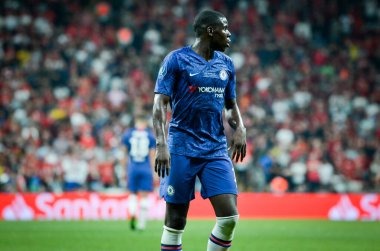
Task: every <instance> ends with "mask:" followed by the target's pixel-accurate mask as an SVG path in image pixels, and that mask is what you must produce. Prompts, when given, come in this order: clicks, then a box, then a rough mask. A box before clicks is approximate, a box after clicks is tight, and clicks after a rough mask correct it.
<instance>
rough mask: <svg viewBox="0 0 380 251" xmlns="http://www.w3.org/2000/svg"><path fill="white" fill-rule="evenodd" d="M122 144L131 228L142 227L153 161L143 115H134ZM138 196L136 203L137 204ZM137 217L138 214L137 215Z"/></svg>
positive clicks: (152, 140) (152, 141)
mask: <svg viewBox="0 0 380 251" xmlns="http://www.w3.org/2000/svg"><path fill="white" fill-rule="evenodd" d="M122 142H123V144H124V145H125V146H126V150H127V154H125V157H126V159H125V163H126V166H127V178H128V180H127V186H128V190H129V191H130V195H129V199H128V210H129V214H130V217H131V221H130V224H131V229H132V230H135V229H139V230H143V229H145V226H146V220H147V214H148V210H149V199H148V194H149V192H152V191H153V163H154V154H155V142H156V141H155V138H154V135H153V132H152V131H151V130H150V129H149V128H148V121H147V119H146V118H145V117H144V116H143V115H141V116H137V117H136V119H135V127H134V128H131V129H129V130H127V131H126V132H125V133H124V135H123V138H122ZM138 196H140V205H138ZM137 217H138V218H137Z"/></svg>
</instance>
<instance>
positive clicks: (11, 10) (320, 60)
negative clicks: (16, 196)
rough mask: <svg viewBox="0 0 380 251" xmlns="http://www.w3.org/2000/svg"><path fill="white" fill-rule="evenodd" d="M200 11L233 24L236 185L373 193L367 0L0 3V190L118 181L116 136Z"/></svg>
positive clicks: (378, 19) (375, 159)
mask: <svg viewBox="0 0 380 251" xmlns="http://www.w3.org/2000/svg"><path fill="white" fill-rule="evenodd" d="M206 7H208V8H213V9H215V10H218V11H220V12H222V13H224V14H225V15H226V17H227V19H228V21H229V29H230V31H231V33H232V43H231V45H232V46H231V48H230V49H229V50H228V51H227V52H226V54H227V55H229V56H230V57H231V58H232V59H233V61H234V63H235V67H236V70H237V92H238V99H239V105H240V109H241V112H242V115H243V118H244V121H245V125H246V127H247V135H248V156H247V158H246V159H245V161H244V163H239V164H238V165H236V166H235V168H236V175H237V180H238V185H239V188H240V191H248V192H251V191H253V192H336V193H346V192H379V191H380V1H377V0H363V1H349V0H347V1H337V0H313V1H312V0H251V1H245V0H225V1H222V0H213V1H200V0H198V1H197V0H171V1H153V0H152V1H150V0H138V1H137V0H124V1H116V0H115V1H94V0H92V1H77V0H45V1H39V0H19V1H17V0H2V1H1V5H0V107H1V109H0V191H1V192H43V191H51V192H62V191H63V190H64V186H63V184H64V182H75V183H78V184H80V190H88V191H107V190H123V189H125V185H126V184H125V174H124V172H123V170H124V168H125V167H124V166H123V165H122V159H123V150H122V148H123V147H122V145H121V143H120V139H121V135H122V133H123V132H124V130H125V129H127V128H129V127H130V126H131V125H132V121H133V117H134V115H135V114H141V113H146V114H150V113H151V109H152V102H153V95H154V94H153V89H154V85H155V79H156V76H157V72H158V69H159V66H160V62H161V61H162V59H163V58H164V56H165V55H166V54H167V53H168V52H169V51H171V50H174V49H177V48H180V47H182V46H184V45H187V44H191V43H192V42H193V40H194V33H193V29H192V22H193V19H194V17H195V15H196V14H197V13H198V12H199V11H200V10H201V9H203V8H206ZM226 132H227V134H228V135H230V133H231V132H230V129H229V128H228V126H226Z"/></svg>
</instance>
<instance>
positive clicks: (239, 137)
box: [228, 128, 247, 162]
mask: <svg viewBox="0 0 380 251" xmlns="http://www.w3.org/2000/svg"><path fill="white" fill-rule="evenodd" d="M228 150H231V152H232V156H231V159H232V161H235V162H239V161H243V159H244V157H245V155H246V153H247V140H246V130H245V128H237V129H236V131H235V132H234V135H233V137H232V141H231V145H230V147H229V149H228Z"/></svg>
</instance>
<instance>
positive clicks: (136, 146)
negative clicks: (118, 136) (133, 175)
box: [122, 128, 156, 168]
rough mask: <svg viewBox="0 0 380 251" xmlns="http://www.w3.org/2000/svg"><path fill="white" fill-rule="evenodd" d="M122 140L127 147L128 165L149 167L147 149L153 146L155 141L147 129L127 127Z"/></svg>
mask: <svg viewBox="0 0 380 251" xmlns="http://www.w3.org/2000/svg"><path fill="white" fill-rule="evenodd" d="M122 142H123V144H124V145H125V146H126V147H127V149H128V156H129V158H128V160H129V163H128V165H129V166H136V165H138V166H146V167H147V168H150V160H149V151H150V150H151V149H152V148H155V144H156V143H155V142H156V141H155V138H154V135H153V133H152V132H151V131H150V130H149V129H145V130H139V129H136V128H132V129H129V130H127V131H126V132H125V133H124V134H123V138H122Z"/></svg>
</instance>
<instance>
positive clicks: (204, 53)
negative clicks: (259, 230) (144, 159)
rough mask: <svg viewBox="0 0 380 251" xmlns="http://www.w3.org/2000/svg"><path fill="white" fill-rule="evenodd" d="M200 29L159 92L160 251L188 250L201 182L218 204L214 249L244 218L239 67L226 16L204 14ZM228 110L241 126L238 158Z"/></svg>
mask: <svg viewBox="0 0 380 251" xmlns="http://www.w3.org/2000/svg"><path fill="white" fill-rule="evenodd" d="M194 30H195V35H196V40H195V42H194V44H193V45H191V46H186V47H183V48H181V49H178V50H175V51H172V52H171V53H169V54H168V55H167V56H166V58H165V59H164V60H163V62H162V64H161V68H160V71H159V73H158V77H157V81H156V87H155V90H154V91H155V97H154V105H153V127H154V131H155V134H156V157H155V171H156V172H157V173H158V175H159V176H161V182H160V195H161V196H162V197H164V199H165V201H166V214H165V225H164V229H163V234H162V238H161V250H182V233H183V231H184V228H185V225H186V219H187V213H188V209H189V203H190V201H191V200H192V199H194V184H195V179H196V177H198V178H199V180H200V182H201V184H202V188H201V195H202V197H203V198H208V199H209V200H210V201H211V204H212V206H213V208H214V211H215V215H216V224H215V226H214V228H213V229H212V232H211V234H210V237H209V240H208V244H207V250H208V251H216V250H218V251H221V250H228V249H229V247H230V246H231V241H232V239H233V235H234V229H235V225H236V223H237V221H238V218H239V214H238V210H237V193H238V191H237V186H236V179H235V174H234V170H233V165H232V161H236V162H238V161H242V160H243V158H244V157H245V155H246V129H245V127H244V125H243V121H242V118H241V115H240V111H239V108H238V106H237V103H236V92H235V87H236V79H235V69H234V65H233V63H232V61H231V59H230V58H229V57H228V56H226V55H225V54H224V53H223V51H225V49H226V48H227V47H229V46H230V41H231V40H230V36H231V33H230V32H229V30H228V22H227V19H226V17H225V16H224V15H223V14H221V13H219V12H216V11H213V10H204V11H202V12H200V13H199V14H198V15H197V16H196V18H195V20H194ZM169 105H170V107H171V120H170V123H169V130H168V134H167V135H166V133H165V132H166V130H165V124H166V117H167V111H168V106H169ZM223 111H224V114H225V118H226V119H227V121H228V123H229V125H230V126H231V127H232V128H233V129H234V134H233V136H232V139H231V140H230V145H229V149H230V151H231V157H229V155H228V146H227V139H226V135H225V133H224V128H223ZM231 160H232V161H231Z"/></svg>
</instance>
